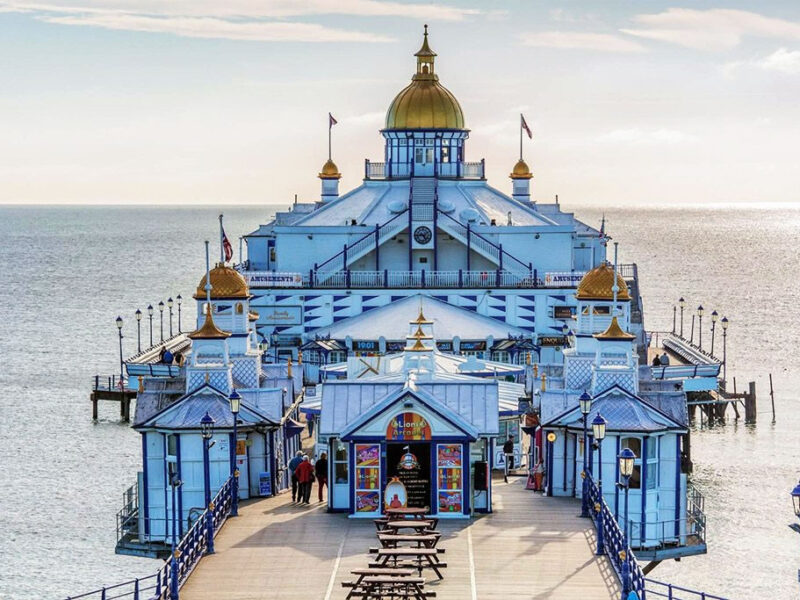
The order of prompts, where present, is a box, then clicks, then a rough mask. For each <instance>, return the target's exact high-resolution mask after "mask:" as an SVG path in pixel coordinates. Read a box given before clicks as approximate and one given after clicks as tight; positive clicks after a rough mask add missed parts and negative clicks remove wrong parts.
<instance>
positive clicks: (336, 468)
mask: <svg viewBox="0 0 800 600" xmlns="http://www.w3.org/2000/svg"><path fill="white" fill-rule="evenodd" d="M349 468H350V467H349V463H348V457H347V444H345V443H343V442H341V441H339V440H334V441H333V482H334V483H347V482H348V481H349V479H350V478H349Z"/></svg>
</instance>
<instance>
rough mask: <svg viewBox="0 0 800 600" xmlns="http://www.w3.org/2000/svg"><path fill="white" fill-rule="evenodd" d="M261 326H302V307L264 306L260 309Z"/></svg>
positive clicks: (259, 322)
mask: <svg viewBox="0 0 800 600" xmlns="http://www.w3.org/2000/svg"><path fill="white" fill-rule="evenodd" d="M258 315H259V316H258V324H259V325H301V324H302V323H303V307H302V306H264V307H259V308H258Z"/></svg>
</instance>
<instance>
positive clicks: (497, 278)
mask: <svg viewBox="0 0 800 600" xmlns="http://www.w3.org/2000/svg"><path fill="white" fill-rule="evenodd" d="M495 286H497V287H500V269H497V270H496V271H495Z"/></svg>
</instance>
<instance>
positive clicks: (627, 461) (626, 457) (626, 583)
mask: <svg viewBox="0 0 800 600" xmlns="http://www.w3.org/2000/svg"><path fill="white" fill-rule="evenodd" d="M617 458H618V459H619V474H620V475H622V484H621V485H622V487H623V488H625V517H624V520H623V521H622V523H623V525H622V551H621V552H620V559H621V560H622V597H623V598H627V597H628V593H629V592H630V591H631V582H630V567H629V565H628V555H629V554H630V550H629V548H628V490H629V489H630V482H631V475H633V465H634V463H635V462H636V455H635V454H634V453H633V450H631V449H630V448H624V449H623V450H622V452H620V453H619V456H618V457H617Z"/></svg>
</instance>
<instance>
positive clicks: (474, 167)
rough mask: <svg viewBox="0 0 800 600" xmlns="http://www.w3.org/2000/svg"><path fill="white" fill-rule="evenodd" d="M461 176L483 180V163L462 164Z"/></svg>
mask: <svg viewBox="0 0 800 600" xmlns="http://www.w3.org/2000/svg"><path fill="white" fill-rule="evenodd" d="M461 176H462V177H465V178H477V179H483V161H481V162H465V163H461Z"/></svg>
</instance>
